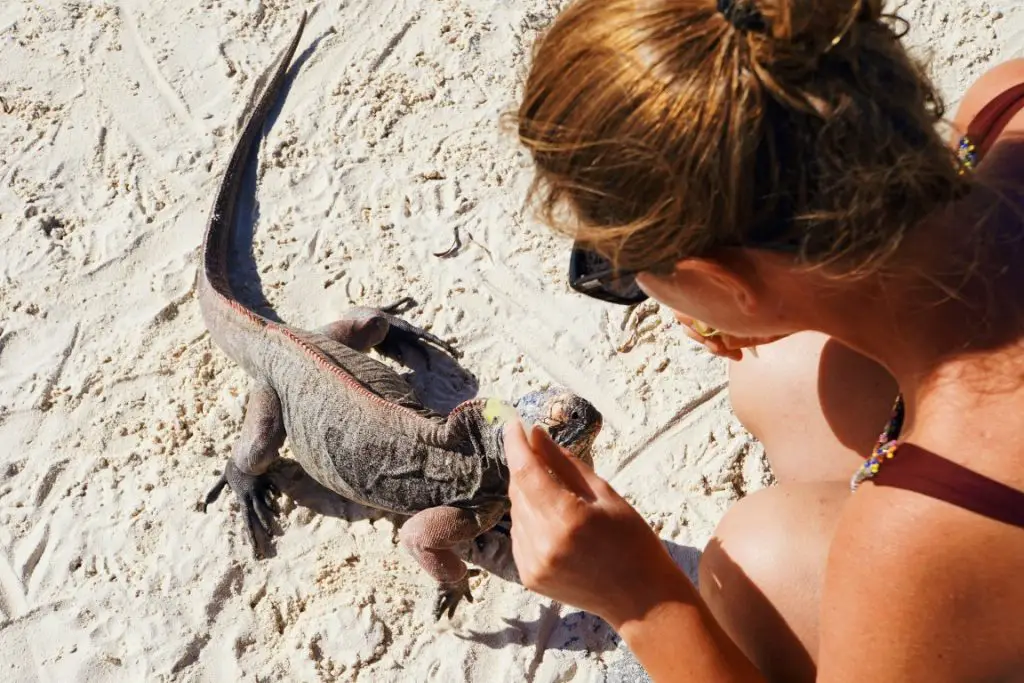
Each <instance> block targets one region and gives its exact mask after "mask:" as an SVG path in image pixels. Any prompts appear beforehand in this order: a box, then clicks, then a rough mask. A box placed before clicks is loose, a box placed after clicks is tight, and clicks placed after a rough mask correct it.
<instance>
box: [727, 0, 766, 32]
mask: <svg viewBox="0 0 1024 683" xmlns="http://www.w3.org/2000/svg"><path fill="white" fill-rule="evenodd" d="M718 11H719V12H721V14H722V16H724V17H725V19H726V21H728V22H729V23H730V24H732V25H733V27H734V28H735V29H736V30H737V31H764V30H765V29H767V28H768V25H767V24H766V23H765V21H764V15H762V14H761V11H760V10H759V9H757V7H756V6H755V5H754V3H753V2H752V0H718Z"/></svg>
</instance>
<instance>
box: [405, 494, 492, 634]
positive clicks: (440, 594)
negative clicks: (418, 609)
mask: <svg viewBox="0 0 1024 683" xmlns="http://www.w3.org/2000/svg"><path fill="white" fill-rule="evenodd" d="M503 510H504V508H503V507H500V506H499V507H496V508H495V509H494V510H490V511H486V513H485V514H484V515H483V516H480V515H479V513H478V512H474V511H473V510H466V509H463V508H456V507H436V508H429V509H427V510H423V511H421V512H418V513H416V514H415V515H413V516H412V517H411V518H410V519H409V521H407V522H406V523H405V524H404V525H403V526H402V530H401V531H400V532H399V538H400V539H401V541H402V545H404V546H405V547H406V549H407V550H409V552H410V553H412V556H413V557H415V558H416V561H417V562H419V564H420V566H421V567H423V568H424V569H425V570H426V571H427V573H428V574H430V575H431V576H432V577H434V578H435V579H436V580H437V582H438V587H437V598H436V601H435V603H434V619H440V618H441V615H442V614H443V613H444V612H445V611H447V612H448V618H449V619H451V618H452V615H453V614H455V608H456V607H458V604H459V602H460V601H461V600H462V599H463V598H465V599H466V600H468V601H469V602H473V595H472V593H470V590H469V579H470V578H471V577H473V576H476V575H477V574H479V573H480V571H479V570H478V569H467V567H466V563H465V562H463V561H462V559H461V558H460V557H459V556H458V555H456V554H455V553H454V552H452V550H451V549H452V548H453V547H454V546H456V545H458V544H459V543H462V542H463V541H468V540H472V539H474V538H476V537H477V536H479V535H480V534H482V533H483V532H485V531H486V530H487V529H488V528H489V527H490V526H491V525H492V524H493V523H494V521H496V520H497V518H498V517H500V515H501V512H502V511H503Z"/></svg>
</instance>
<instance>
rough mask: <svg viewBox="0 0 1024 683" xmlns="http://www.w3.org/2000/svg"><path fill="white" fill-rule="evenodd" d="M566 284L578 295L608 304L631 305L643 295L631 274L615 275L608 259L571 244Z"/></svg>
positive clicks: (644, 296) (641, 298)
mask: <svg viewBox="0 0 1024 683" xmlns="http://www.w3.org/2000/svg"><path fill="white" fill-rule="evenodd" d="M569 285H570V286H571V287H572V288H573V289H575V290H576V291H577V292H580V293H581V294H586V295H588V296H591V297H594V298H595V299H602V300H604V301H609V302H612V303H618V304H634V303H639V302H641V301H644V300H645V299H646V298H647V295H646V294H644V292H643V290H642V289H640V287H639V286H638V285H637V284H636V276H635V275H633V274H632V273H629V274H624V275H621V276H620V275H617V274H616V273H615V272H614V269H613V268H612V264H611V262H610V261H608V259H606V258H604V257H603V256H601V255H600V254H596V253H594V252H592V251H588V250H586V249H582V248H580V247H579V246H575V245H574V247H573V250H572V256H571V257H570V260H569Z"/></svg>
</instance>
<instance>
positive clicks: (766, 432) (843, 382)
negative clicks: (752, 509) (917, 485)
mask: <svg viewBox="0 0 1024 683" xmlns="http://www.w3.org/2000/svg"><path fill="white" fill-rule="evenodd" d="M896 392H897V387H896V383H895V381H894V380H893V379H892V378H891V377H890V375H889V374H888V372H886V371H885V369H884V368H882V367H881V366H879V365H878V364H877V363H875V362H874V361H872V360H870V359H868V358H865V357H864V356H862V355H861V354H859V353H857V352H856V351H853V350H851V349H849V348H848V347H846V346H843V345H842V344H840V343H838V342H836V341H834V340H832V339H831V338H829V337H827V336H825V335H822V334H818V333H809V332H805V333H800V334H795V335H793V336H792V337H788V338H786V339H783V340H781V341H778V342H775V343H773V344H769V345H767V346H765V347H763V349H759V351H758V356H757V357H752V356H750V354H746V355H745V357H744V359H743V360H742V361H738V362H734V363H731V364H730V370H729V394H730V400H731V401H732V407H733V411H734V412H735V414H736V416H737V417H738V418H739V420H740V421H741V422H742V423H743V425H744V426H745V427H746V428H747V429H748V430H749V431H750V433H751V434H753V435H754V436H755V437H756V438H757V439H758V440H759V441H761V443H763V444H764V446H765V450H766V452H767V455H768V459H769V461H770V462H771V465H772V469H773V471H774V473H775V475H776V477H777V478H778V479H779V481H782V482H810V481H837V480H839V479H845V478H848V477H849V474H850V472H852V471H853V470H854V469H855V468H856V467H857V466H858V465H859V463H860V462H861V460H862V458H863V457H865V456H866V455H867V454H868V453H869V452H870V451H871V448H872V446H873V445H874V439H875V438H876V437H877V435H878V433H879V432H880V431H881V430H882V427H883V426H884V425H885V420H886V418H887V416H888V412H889V410H890V408H891V406H892V401H893V399H894V398H895V396H896Z"/></svg>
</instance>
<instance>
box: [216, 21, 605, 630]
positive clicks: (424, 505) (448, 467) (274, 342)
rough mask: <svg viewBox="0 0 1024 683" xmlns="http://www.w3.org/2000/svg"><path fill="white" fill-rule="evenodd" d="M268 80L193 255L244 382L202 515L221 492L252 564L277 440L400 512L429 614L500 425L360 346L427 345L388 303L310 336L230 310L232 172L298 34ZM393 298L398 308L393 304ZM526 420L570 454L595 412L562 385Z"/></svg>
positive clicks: (589, 434) (360, 497)
mask: <svg viewBox="0 0 1024 683" xmlns="http://www.w3.org/2000/svg"><path fill="white" fill-rule="evenodd" d="M305 22H306V14H305V13H303V15H302V20H301V22H300V23H299V26H298V29H297V31H296V33H295V37H294V38H293V39H292V41H291V43H290V44H289V45H288V47H287V48H286V49H285V51H284V53H283V54H282V55H281V57H280V58H279V59H278V61H277V62H276V64H275V66H274V67H272V69H271V70H270V72H269V78H268V79H267V83H266V86H265V88H264V90H263V92H262V93H261V94H260V96H259V97H258V98H257V100H256V104H255V106H254V108H253V111H252V112H251V113H250V114H249V115H248V117H247V118H246V121H245V124H244V125H243V128H242V132H241V135H240V136H239V138H238V141H237V142H236V143H235V147H234V149H233V150H232V154H231V159H230V161H229V162H228V166H227V169H226V172H225V174H224V177H223V179H222V180H221V183H220V186H219V188H218V190H217V194H216V197H215V199H214V204H213V209H212V211H211V213H210V218H209V222H208V223H207V226H206V235H205V239H204V242H203V248H202V259H203V267H202V268H201V269H200V273H199V282H198V298H199V305H200V308H201V310H202V314H203V319H204V321H205V322H206V326H207V328H208V329H209V331H210V336H211V337H212V339H213V340H214V342H215V343H216V344H217V345H218V346H219V347H220V348H221V349H222V350H223V351H224V353H226V354H227V355H228V356H229V357H230V358H231V359H232V360H234V361H235V362H237V363H238V364H239V365H241V366H242V367H243V368H244V369H245V371H246V372H247V373H248V374H249V376H250V377H251V378H252V386H251V390H250V395H249V398H248V401H247V403H246V413H245V419H244V422H243V424H242V431H241V434H240V436H239V439H238V441H237V442H236V443H235V446H234V448H233V451H232V455H231V457H230V458H229V459H228V462H227V463H226V465H225V468H224V473H223V474H222V475H221V477H220V478H219V479H218V481H217V483H216V484H215V485H214V487H213V488H212V489H211V490H210V492H209V493H208V494H207V496H206V501H205V503H204V504H203V510H205V509H206V506H208V505H209V504H210V503H212V502H214V501H215V500H216V499H217V497H218V496H219V495H220V493H221V491H222V490H223V489H224V487H225V486H227V487H230V488H231V490H232V491H233V492H234V493H235V495H236V496H237V497H238V499H239V501H240V503H241V504H242V508H243V510H244V514H245V517H246V520H245V524H246V530H247V532H248V537H249V541H250V543H251V545H252V548H253V552H254V553H255V554H256V556H257V557H260V556H265V555H266V550H267V547H268V544H269V542H270V536H271V529H272V523H273V518H274V516H275V515H276V514H277V508H276V504H275V501H274V498H273V494H274V493H275V492H274V491H273V490H272V486H271V485H270V483H269V480H268V479H267V478H266V477H265V476H264V474H265V473H266V471H267V468H268V467H269V466H270V464H271V463H272V462H273V461H274V460H275V459H277V458H278V457H280V456H279V450H280V448H281V446H282V444H283V443H284V439H285V436H286V435H287V437H288V439H289V440H290V442H291V446H292V452H293V453H294V455H295V459H296V460H297V461H298V462H299V464H301V465H302V467H303V468H304V469H305V470H306V472H307V473H309V475H310V476H312V477H313V478H315V479H316V480H317V481H318V482H320V483H321V484H322V485H324V486H325V487H327V488H329V489H331V490H333V491H335V492H337V493H339V494H340V495H342V496H345V497H346V498H349V499H351V500H354V501H358V502H360V503H362V504H364V505H367V506H370V507H374V508H379V509H383V510H389V511H391V512H394V513H398V514H402V515H407V516H410V517H411V519H409V520H408V521H407V522H406V523H405V525H404V526H403V527H402V530H401V539H402V543H403V545H404V546H405V547H406V548H407V549H408V550H409V551H410V552H411V553H412V554H413V556H414V557H415V558H416V559H417V560H418V562H419V563H420V565H421V566H422V567H423V568H424V569H425V570H426V571H427V572H428V573H429V574H430V575H431V576H433V577H434V579H436V580H437V582H438V597H437V601H436V603H435V606H434V615H435V618H439V617H440V615H441V614H442V613H443V612H447V613H448V615H449V617H450V616H451V615H452V614H453V613H454V611H455V608H456V606H457V605H458V603H459V601H460V600H461V599H462V598H466V599H467V600H469V601H472V596H471V595H470V592H469V583H468V579H469V576H470V575H471V574H470V572H469V571H467V568H466V565H465V563H464V562H463V561H462V560H461V559H459V558H458V557H457V556H456V555H455V554H454V553H453V552H452V551H451V548H452V547H453V546H455V545H457V544H459V543H461V542H462V541H466V540H469V539H472V538H475V537H476V536H478V535H480V534H482V533H483V532H485V531H486V530H487V529H489V528H490V527H492V526H493V525H494V524H495V523H496V522H497V521H498V520H499V519H500V518H501V516H502V515H503V514H504V513H505V512H506V511H507V510H508V507H509V502H508V495H507V492H508V467H507V466H506V464H505V456H504V452H503V444H502V432H501V430H502V427H501V425H500V424H496V423H491V422H490V421H488V420H487V419H485V416H484V414H483V408H484V403H485V402H484V401H483V400H473V401H467V402H465V403H463V404H461V405H460V406H458V407H456V408H455V410H453V411H452V412H451V413H450V414H449V415H448V416H442V415H439V414H437V413H434V412H432V411H431V410H429V409H427V408H425V407H424V406H423V405H422V403H420V401H419V399H418V398H417V397H416V395H415V393H414V391H413V389H412V387H411V386H410V385H409V384H408V383H407V382H406V381H405V380H403V379H402V378H401V377H400V376H399V375H398V374H397V373H396V372H394V371H393V370H392V369H391V368H389V367H388V366H387V365H385V364H383V363H381V362H379V361H377V360H376V359H374V358H372V357H370V356H369V355H367V353H366V352H367V351H369V350H370V349H376V350H377V351H378V352H380V353H383V354H385V355H389V356H391V357H395V356H397V355H399V354H400V353H401V351H402V349H403V348H409V347H417V346H419V347H421V350H422V347H423V346H425V345H426V344H428V343H429V344H433V345H435V346H440V347H441V348H443V349H445V350H447V351H449V352H453V351H454V349H452V348H451V347H450V346H448V345H447V344H445V342H443V341H441V340H440V339H438V338H436V337H434V336H432V335H430V334H429V333H427V332H425V331H423V330H420V329H418V328H416V327H414V326H412V325H411V324H409V323H408V322H406V321H404V320H402V319H401V318H399V317H397V316H396V315H395V311H396V310H397V308H398V306H399V305H400V304H401V303H402V302H399V303H398V304H393V305H392V306H388V307H384V308H376V309H375V308H356V309H354V310H352V311H350V312H348V313H347V314H346V315H344V316H343V317H342V318H341V319H340V320H338V321H336V322H334V323H331V324H329V325H326V326H325V327H323V328H320V329H319V330H315V331H306V330H301V329H298V328H295V327H291V326H289V325H285V324H279V323H276V322H273V321H271V320H268V319H267V318H264V317H262V316H260V315H257V314H256V313H255V312H253V311H250V310H248V309H247V308H245V307H244V306H243V305H242V304H240V303H239V302H238V301H237V299H236V298H235V296H234V294H233V293H232V291H231V286H230V284H229V280H228V267H227V254H228V251H229V247H230V243H231V233H232V226H233V224H234V218H235V205H236V203H237V198H238V193H239V189H240V184H241V179H242V174H243V171H244V169H245V163H246V159H247V158H248V156H249V153H250V151H251V149H252V146H253V144H254V142H255V140H256V139H257V137H258V136H259V133H260V130H261V128H262V127H263V123H264V121H265V119H266V115H267V112H268V111H269V110H270V108H271V106H272V105H273V103H274V101H275V99H276V98H277V95H278V93H279V91H280V89H281V87H282V85H283V83H284V80H285V74H286V72H287V69H288V66H289V64H290V62H291V59H292V56H293V55H294V53H295V49H296V47H297V45H298V42H299V39H300V38H301V36H302V31H303V28H304V27H305ZM403 301H404V300H403ZM517 406H518V410H519V412H520V414H521V415H522V416H523V417H524V418H525V419H526V420H529V421H530V422H544V423H545V424H547V425H548V427H549V429H550V431H551V433H552V435H553V436H554V437H555V439H556V440H557V441H559V443H561V444H562V445H563V446H565V447H566V448H569V449H570V450H571V451H572V452H573V453H575V454H577V455H578V456H579V457H582V458H589V455H590V447H591V445H592V443H593V441H594V438H595V437H596V435H597V433H598V431H599V430H600V428H601V416H600V413H598V411H597V410H596V409H595V408H594V406H592V405H591V404H590V403H589V402H587V401H586V400H584V399H582V398H580V397H578V396H576V395H574V394H572V393H570V392H568V391H566V390H564V389H552V390H548V391H545V392H535V393H533V394H528V395H527V396H524V397H522V398H521V399H520V400H519V401H518V402H517Z"/></svg>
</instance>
